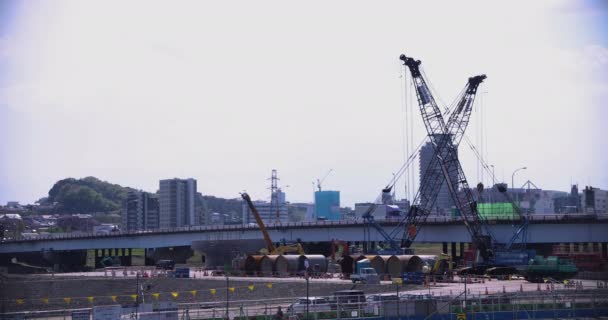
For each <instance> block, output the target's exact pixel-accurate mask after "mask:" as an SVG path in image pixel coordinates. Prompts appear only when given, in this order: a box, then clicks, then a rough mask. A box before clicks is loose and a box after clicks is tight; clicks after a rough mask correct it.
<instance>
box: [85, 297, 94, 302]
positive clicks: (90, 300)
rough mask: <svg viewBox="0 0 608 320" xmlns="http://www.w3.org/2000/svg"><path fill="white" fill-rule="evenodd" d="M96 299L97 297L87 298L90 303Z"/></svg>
mask: <svg viewBox="0 0 608 320" xmlns="http://www.w3.org/2000/svg"><path fill="white" fill-rule="evenodd" d="M94 299H95V297H87V300H88V301H89V303H93V300H94Z"/></svg>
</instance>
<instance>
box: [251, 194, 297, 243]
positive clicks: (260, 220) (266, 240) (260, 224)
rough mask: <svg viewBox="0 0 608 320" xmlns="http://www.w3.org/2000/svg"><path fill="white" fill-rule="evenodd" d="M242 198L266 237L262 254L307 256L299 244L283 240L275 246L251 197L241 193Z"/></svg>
mask: <svg viewBox="0 0 608 320" xmlns="http://www.w3.org/2000/svg"><path fill="white" fill-rule="evenodd" d="M241 198H243V200H245V202H246V203H247V206H248V207H249V210H251V213H252V214H253V217H254V218H255V221H256V222H257V224H258V227H260V231H262V235H263V236H264V242H266V248H262V249H260V253H261V254H270V255H283V254H287V253H297V254H305V253H304V248H302V245H301V244H300V243H299V242H298V243H294V244H288V243H286V242H285V241H284V240H283V241H282V245H280V246H275V245H274V243H273V242H272V239H270V235H269V234H268V230H266V225H264V221H262V217H261V216H260V213H259V212H258V209H257V208H256V207H255V206H254V205H253V202H252V201H251V197H249V195H248V194H247V193H246V192H243V193H241Z"/></svg>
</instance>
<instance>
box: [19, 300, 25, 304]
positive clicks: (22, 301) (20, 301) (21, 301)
mask: <svg viewBox="0 0 608 320" xmlns="http://www.w3.org/2000/svg"><path fill="white" fill-rule="evenodd" d="M24 303H25V299H17V304H24Z"/></svg>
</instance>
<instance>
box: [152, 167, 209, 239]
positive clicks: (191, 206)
mask: <svg viewBox="0 0 608 320" xmlns="http://www.w3.org/2000/svg"><path fill="white" fill-rule="evenodd" d="M158 193H159V198H160V201H159V202H160V211H159V226H160V228H176V227H183V226H190V225H195V224H197V223H200V219H198V218H197V213H196V206H195V197H196V180H195V179H178V178H174V179H166V180H160V188H159V192H158Z"/></svg>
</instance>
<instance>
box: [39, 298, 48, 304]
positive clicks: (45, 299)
mask: <svg viewBox="0 0 608 320" xmlns="http://www.w3.org/2000/svg"><path fill="white" fill-rule="evenodd" d="M40 301H42V303H44V304H49V298H42V299H40Z"/></svg>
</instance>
